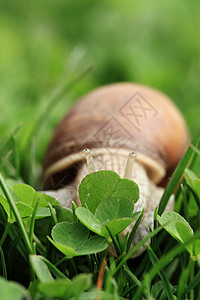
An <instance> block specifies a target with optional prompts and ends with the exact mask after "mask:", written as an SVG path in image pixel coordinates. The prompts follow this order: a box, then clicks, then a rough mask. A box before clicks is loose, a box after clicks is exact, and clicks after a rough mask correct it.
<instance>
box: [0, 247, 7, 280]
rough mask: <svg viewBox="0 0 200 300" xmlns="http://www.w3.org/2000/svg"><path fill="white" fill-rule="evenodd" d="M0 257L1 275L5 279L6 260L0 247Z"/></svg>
mask: <svg viewBox="0 0 200 300" xmlns="http://www.w3.org/2000/svg"><path fill="white" fill-rule="evenodd" d="M0 257H1V268H2V274H3V277H4V278H6V279H7V269H6V262H5V257H4V253H3V250H2V248H1V247H0Z"/></svg>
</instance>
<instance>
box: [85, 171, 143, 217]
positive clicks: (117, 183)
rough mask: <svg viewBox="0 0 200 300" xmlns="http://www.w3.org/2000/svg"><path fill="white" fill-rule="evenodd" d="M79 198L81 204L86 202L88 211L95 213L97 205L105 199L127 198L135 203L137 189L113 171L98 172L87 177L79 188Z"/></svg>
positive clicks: (134, 184)
mask: <svg viewBox="0 0 200 300" xmlns="http://www.w3.org/2000/svg"><path fill="white" fill-rule="evenodd" d="M79 198H80V201H81V203H82V204H85V203H84V202H85V201H86V204H87V207H88V209H89V210H90V211H91V212H92V213H95V210H96V208H97V207H98V205H99V204H100V203H101V202H102V201H103V200H105V199H108V198H118V199H120V200H122V199H125V198H128V199H130V200H132V201H133V202H136V201H137V200H138V198H139V189H138V186H137V184H136V183H134V182H133V181H132V180H129V179H121V178H120V176H119V175H118V174H116V173H115V172H113V171H98V172H94V173H91V174H89V175H87V176H86V177H85V178H84V179H83V180H82V182H81V184H80V186H79Z"/></svg>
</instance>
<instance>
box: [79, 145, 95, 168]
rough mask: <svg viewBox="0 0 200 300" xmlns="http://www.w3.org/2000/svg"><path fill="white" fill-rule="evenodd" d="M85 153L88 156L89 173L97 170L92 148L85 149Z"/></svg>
mask: <svg viewBox="0 0 200 300" xmlns="http://www.w3.org/2000/svg"><path fill="white" fill-rule="evenodd" d="M82 153H83V155H84V156H85V158H86V162H87V168H88V174H90V173H93V172H96V167H95V163H94V160H93V157H92V152H91V150H90V149H87V148H86V149H84V150H83V152H82Z"/></svg>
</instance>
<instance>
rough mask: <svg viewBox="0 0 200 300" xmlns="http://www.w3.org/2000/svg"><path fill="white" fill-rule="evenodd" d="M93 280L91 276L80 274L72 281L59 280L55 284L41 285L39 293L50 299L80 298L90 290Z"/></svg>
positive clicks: (46, 283)
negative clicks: (84, 292)
mask: <svg viewBox="0 0 200 300" xmlns="http://www.w3.org/2000/svg"><path fill="white" fill-rule="evenodd" d="M91 284H92V279H91V275H90V274H80V275H77V276H75V277H74V278H73V280H72V281H69V280H65V279H59V280H55V281H54V282H45V283H39V284H38V288H39V291H40V292H41V293H43V294H45V295H46V296H48V297H50V298H56V299H58V298H59V299H60V298H61V299H69V298H71V297H73V296H75V297H78V295H80V294H81V293H82V292H83V291H85V290H87V289H89V288H90V286H91Z"/></svg>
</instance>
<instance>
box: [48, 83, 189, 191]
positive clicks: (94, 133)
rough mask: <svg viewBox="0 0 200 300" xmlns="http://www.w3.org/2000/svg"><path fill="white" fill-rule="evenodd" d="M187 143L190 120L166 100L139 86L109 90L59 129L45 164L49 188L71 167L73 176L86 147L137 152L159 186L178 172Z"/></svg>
mask: <svg viewBox="0 0 200 300" xmlns="http://www.w3.org/2000/svg"><path fill="white" fill-rule="evenodd" d="M187 144H188V130H187V128H186V125H185V122H184V119H183V117H182V115H181V113H180V111H179V110H178V109H177V107H176V106H175V105H174V103H173V102H172V101H171V100H170V99H169V98H168V97H167V96H166V95H164V94H163V93H161V92H159V91H157V90H155V89H152V88H150V87H147V86H143V85H139V84H134V83H116V84H111V85H106V86H103V87H100V88H97V89H95V90H93V91H92V92H90V93H88V94H87V95H85V96H84V97H83V98H81V99H80V101H79V102H77V103H76V104H75V105H74V106H73V107H72V109H71V110H70V111H69V112H68V113H67V114H66V116H65V117H64V118H63V120H62V121H61V122H60V124H59V125H58V127H57V128H56V131H55V133H54V136H53V138H52V140H51V142H50V145H49V147H48V150H47V153H46V157H45V160H44V178H45V181H44V187H45V188H51V187H52V180H54V179H52V178H54V177H56V176H55V173H59V171H58V169H59V168H60V171H65V169H67V168H70V174H71V176H72V177H73V176H74V175H75V173H76V169H75V168H73V165H74V163H76V162H77V163H78V162H79V161H81V160H83V159H84V158H83V157H82V156H81V155H80V153H81V151H82V150H83V149H84V148H90V149H91V150H92V149H100V150H101V151H111V152H112V154H115V153H119V152H120V151H123V150H127V151H129V152H130V151H135V152H136V153H137V154H139V156H138V157H139V160H140V161H141V162H142V163H143V164H144V165H146V166H147V171H148V173H149V175H150V177H152V180H153V181H154V182H156V183H158V182H159V181H161V180H162V179H163V178H162V177H163V176H164V173H165V171H163V170H166V172H167V173H169V172H171V171H172V170H173V169H174V168H175V167H176V165H177V163H178V162H179V160H180V158H181V157H182V155H183V154H184V151H185V150H186V147H187ZM77 154H78V155H77ZM68 157H69V159H68ZM66 158H67V159H66ZM62 162H63V163H65V164H62ZM52 166H53V167H52ZM159 168H161V170H162V171H161V172H160V174H159V171H158V170H159ZM58 177H59V176H58ZM70 180H71V179H70Z"/></svg>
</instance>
